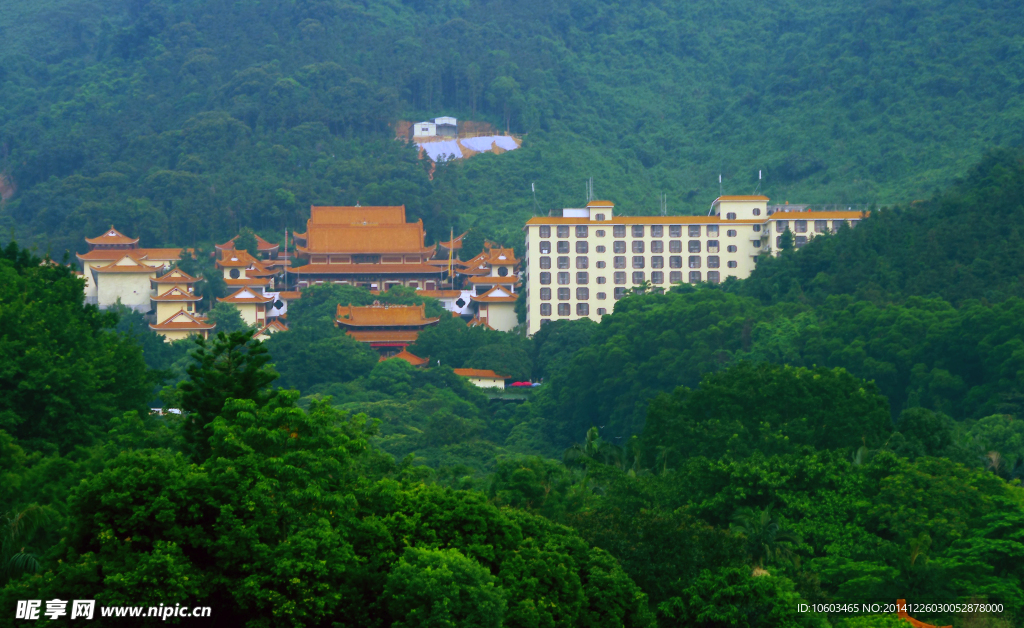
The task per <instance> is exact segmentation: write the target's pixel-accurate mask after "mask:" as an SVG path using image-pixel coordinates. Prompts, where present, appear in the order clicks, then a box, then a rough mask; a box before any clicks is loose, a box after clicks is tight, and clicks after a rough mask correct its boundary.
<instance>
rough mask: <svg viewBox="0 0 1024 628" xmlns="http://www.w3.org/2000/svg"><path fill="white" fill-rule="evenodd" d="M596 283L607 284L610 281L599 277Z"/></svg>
mask: <svg viewBox="0 0 1024 628" xmlns="http://www.w3.org/2000/svg"><path fill="white" fill-rule="evenodd" d="M596 281H597V283H605V282H606V281H608V280H607V279H605V278H604V277H598V278H597V280H596Z"/></svg>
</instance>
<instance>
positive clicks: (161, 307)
mask: <svg viewBox="0 0 1024 628" xmlns="http://www.w3.org/2000/svg"><path fill="white" fill-rule="evenodd" d="M153 303H155V304H156V322H157V323H162V322H164V321H165V320H167V319H168V318H170V317H172V316H174V315H175V314H177V313H178V312H180V311H182V310H184V311H186V312H189V313H190V314H193V313H195V306H196V304H195V303H189V302H186V301H153ZM189 305H191V306H192V309H189V307H188V306H189Z"/></svg>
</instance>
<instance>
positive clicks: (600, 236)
mask: <svg viewBox="0 0 1024 628" xmlns="http://www.w3.org/2000/svg"><path fill="white" fill-rule="evenodd" d="M594 234H595V235H596V236H597V237H599V238H603V237H604V229H598V230H597V231H595V232H594Z"/></svg>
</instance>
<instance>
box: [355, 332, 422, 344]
mask: <svg viewBox="0 0 1024 628" xmlns="http://www.w3.org/2000/svg"><path fill="white" fill-rule="evenodd" d="M345 333H347V334H348V335H349V336H352V337H353V338H354V339H356V340H358V341H359V342H408V343H413V342H416V338H417V337H419V332H418V331H416V330H412V331H393V330H383V331H374V330H361V329H350V330H349V331H347V332H345Z"/></svg>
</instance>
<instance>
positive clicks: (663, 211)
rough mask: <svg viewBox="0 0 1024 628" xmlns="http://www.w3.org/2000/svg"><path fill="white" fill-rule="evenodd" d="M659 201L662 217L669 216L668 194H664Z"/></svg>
mask: <svg viewBox="0 0 1024 628" xmlns="http://www.w3.org/2000/svg"><path fill="white" fill-rule="evenodd" d="M659 200H660V201H661V215H662V216H667V215H668V194H664V193H663V194H662V195H661V198H660V199H659Z"/></svg>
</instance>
